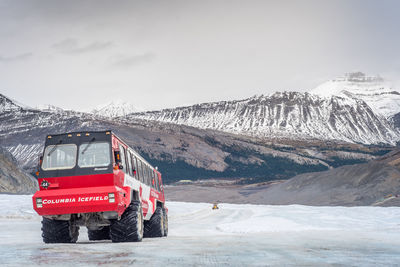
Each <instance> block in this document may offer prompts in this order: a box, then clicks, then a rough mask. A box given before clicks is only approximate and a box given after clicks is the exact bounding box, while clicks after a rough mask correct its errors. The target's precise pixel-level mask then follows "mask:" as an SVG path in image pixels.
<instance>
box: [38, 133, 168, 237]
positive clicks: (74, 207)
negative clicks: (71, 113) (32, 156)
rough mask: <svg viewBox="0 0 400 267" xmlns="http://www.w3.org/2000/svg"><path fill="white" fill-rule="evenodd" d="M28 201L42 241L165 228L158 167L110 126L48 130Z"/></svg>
mask: <svg viewBox="0 0 400 267" xmlns="http://www.w3.org/2000/svg"><path fill="white" fill-rule="evenodd" d="M38 182H39V187H40V189H39V191H37V192H36V193H35V194H34V195H33V197H32V198H33V207H34V209H35V211H36V212H37V213H38V214H39V215H41V216H43V220H42V237H43V241H44V242H45V243H75V242H76V241H77V239H78V235H79V227H80V226H86V227H87V229H88V235H89V240H103V239H111V240H112V241H113V242H135V241H141V240H142V238H143V237H162V236H166V235H167V234H168V216H167V213H168V210H167V208H166V206H165V197H164V190H163V185H162V179H161V173H160V172H159V171H158V170H157V168H154V167H152V166H151V165H150V164H149V163H148V162H147V161H146V160H145V159H143V158H142V157H141V156H140V155H139V154H138V153H137V152H136V151H135V150H134V149H132V148H131V147H129V146H128V145H127V144H126V143H125V142H123V141H122V139H121V138H119V137H118V136H116V135H115V134H114V133H113V132H112V131H99V132H93V131H90V132H74V133H65V134H56V135H48V136H47V138H46V142H45V147H44V151H43V155H42V156H41V158H40V164H39V173H38Z"/></svg>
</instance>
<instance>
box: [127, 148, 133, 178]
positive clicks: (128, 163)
mask: <svg viewBox="0 0 400 267" xmlns="http://www.w3.org/2000/svg"><path fill="white" fill-rule="evenodd" d="M126 159H127V164H126V165H127V168H128V170H127V173H129V175H130V176H133V172H132V157H131V152H130V151H129V150H128V151H127V153H126Z"/></svg>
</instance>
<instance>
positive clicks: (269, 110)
mask: <svg viewBox="0 0 400 267" xmlns="http://www.w3.org/2000/svg"><path fill="white" fill-rule="evenodd" d="M124 119H125V120H127V121H129V120H135V119H144V120H149V121H159V122H168V123H175V124H183V125H189V126H193V127H197V128H202V129H214V130H220V131H226V132H230V133H237V134H245V135H251V136H257V137H262V138H268V137H275V138H286V139H294V140H310V139H318V140H338V141H345V142H353V143H363V144H380V143H381V144H390V145H395V144H396V142H398V141H399V140H400V131H399V130H398V129H396V128H395V127H393V125H392V123H390V122H389V121H388V120H387V119H386V118H384V117H383V116H380V115H379V114H376V113H374V112H373V110H372V109H371V108H370V107H369V106H368V105H367V104H366V103H365V102H364V101H363V100H360V99H358V98H355V97H351V96H350V95H346V96H330V97H321V96H318V95H312V94H309V93H298V92H277V93H274V94H271V95H267V96H263V95H262V96H254V97H251V98H248V99H244V100H239V101H221V102H214V103H204V104H198V105H193V106H188V107H180V108H174V109H164V110H160V111H151V112H142V113H134V114H130V115H128V116H126V117H125V118H124Z"/></svg>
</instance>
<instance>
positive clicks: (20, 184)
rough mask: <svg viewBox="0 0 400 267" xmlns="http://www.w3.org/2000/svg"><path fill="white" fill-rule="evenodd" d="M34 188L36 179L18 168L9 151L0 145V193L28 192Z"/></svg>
mask: <svg viewBox="0 0 400 267" xmlns="http://www.w3.org/2000/svg"><path fill="white" fill-rule="evenodd" d="M36 189H38V188H37V181H36V179H35V178H33V177H32V176H30V175H28V174H26V173H25V172H24V171H23V170H21V169H20V168H18V167H17V162H16V160H15V158H14V157H13V156H12V155H11V153H10V152H8V151H7V150H5V149H3V148H1V147H0V193H15V194H30V193H33V192H35V191H36Z"/></svg>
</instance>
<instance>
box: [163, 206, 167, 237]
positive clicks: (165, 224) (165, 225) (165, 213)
mask: <svg viewBox="0 0 400 267" xmlns="http://www.w3.org/2000/svg"><path fill="white" fill-rule="evenodd" d="M163 214H164V236H168V213H167V212H166V211H165V209H164V208H163Z"/></svg>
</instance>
